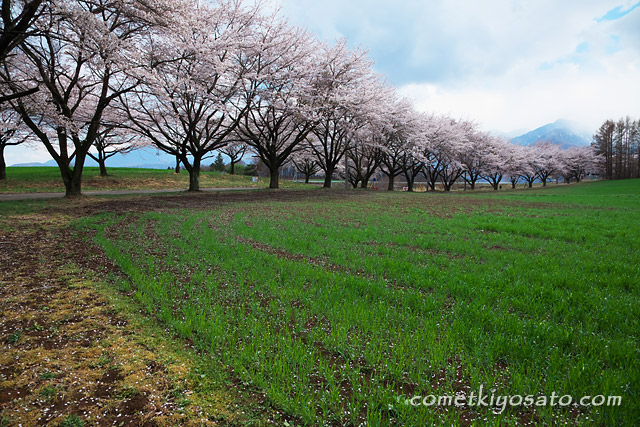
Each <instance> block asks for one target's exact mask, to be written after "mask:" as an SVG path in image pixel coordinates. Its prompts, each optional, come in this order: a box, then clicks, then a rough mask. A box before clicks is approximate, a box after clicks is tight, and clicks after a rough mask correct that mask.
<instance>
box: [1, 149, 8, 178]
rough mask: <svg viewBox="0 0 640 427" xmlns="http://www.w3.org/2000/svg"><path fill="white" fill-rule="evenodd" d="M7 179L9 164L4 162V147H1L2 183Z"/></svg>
mask: <svg viewBox="0 0 640 427" xmlns="http://www.w3.org/2000/svg"><path fill="white" fill-rule="evenodd" d="M5 179H7V164H6V163H5V161H4V145H0V181H4V180H5Z"/></svg>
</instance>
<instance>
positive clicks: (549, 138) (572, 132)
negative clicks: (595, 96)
mask: <svg viewBox="0 0 640 427" xmlns="http://www.w3.org/2000/svg"><path fill="white" fill-rule="evenodd" d="M592 135H593V134H592V133H591V132H590V131H589V130H588V129H585V128H584V127H583V126H581V125H580V124H578V123H575V122H572V121H569V120H562V119H561V120H556V121H555V122H553V123H549V124H547V125H544V126H542V127H539V128H538V129H535V130H532V131H531V132H528V133H525V134H524V135H520V136H517V137H515V138H513V139H512V140H511V142H513V143H516V144H519V145H533V144H535V143H536V142H552V143H554V144H558V145H560V146H561V147H562V148H569V147H580V146H585V145H590V144H591V140H592Z"/></svg>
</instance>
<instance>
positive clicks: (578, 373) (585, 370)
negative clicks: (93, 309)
mask: <svg viewBox="0 0 640 427" xmlns="http://www.w3.org/2000/svg"><path fill="white" fill-rule="evenodd" d="M319 194H324V195H323V196H319ZM209 206H210V205H209ZM638 215H640V181H638V180H633V181H623V182H601V183H592V184H584V185H574V186H564V187H558V188H548V189H543V190H533V191H524V192H509V193H497V194H493V193H483V194H476V195H474V194H469V192H467V194H427V195H424V194H406V193H405V194H401V193H395V194H388V193H370V192H369V193H367V192H351V193H350V194H349V195H348V196H347V195H346V194H345V196H344V197H336V193H335V192H331V193H326V192H324V193H321V192H311V193H308V195H307V196H302V197H292V198H289V199H285V200H279V201H272V202H268V201H264V200H262V201H260V202H241V203H240V202H238V203H234V204H224V205H221V206H217V207H216V206H214V207H212V208H208V209H205V210H193V209H182V210H181V209H175V210H165V211H164V212H157V211H155V212H145V213H136V214H130V215H127V216H125V217H122V216H121V215H116V214H103V215H99V216H97V217H92V218H88V219H85V220H83V221H81V223H79V224H78V226H80V227H82V228H84V229H93V230H95V233H96V238H95V239H96V242H97V243H98V244H99V245H100V246H101V247H102V248H104V250H105V252H106V254H107V255H108V256H109V257H110V258H111V259H113V260H114V261H115V263H116V264H117V265H118V266H119V267H120V268H121V269H122V270H123V271H124V272H125V273H126V275H127V276H128V280H125V281H121V282H120V286H121V288H122V289H123V290H124V291H126V292H130V293H131V295H133V296H134V298H135V299H136V300H137V301H138V302H139V303H140V304H141V305H142V306H143V307H145V309H146V311H147V312H148V313H152V314H153V315H155V316H157V317H158V318H159V319H161V320H162V321H163V322H165V323H166V324H167V325H168V326H170V327H171V328H172V329H173V330H175V331H177V332H178V333H179V334H180V335H182V336H184V337H186V338H189V339H192V340H193V341H194V342H195V343H197V345H198V346H200V348H202V349H205V350H206V351H208V352H210V354H212V355H216V357H218V358H219V360H220V361H221V362H222V366H227V367H228V368H229V369H231V370H232V371H233V373H234V375H235V376H236V377H237V378H239V379H241V380H242V381H243V382H246V383H250V384H252V386H254V387H256V388H257V389H259V390H263V391H264V392H265V393H266V395H267V397H268V399H269V400H270V401H271V402H273V403H274V404H275V405H276V406H277V407H279V408H281V409H283V410H284V411H286V413H288V414H290V415H291V416H292V417H294V418H295V419H298V420H301V421H303V422H305V423H307V424H309V425H321V424H328V425H360V424H361V423H362V422H366V423H367V424H368V425H389V424H397V425H415V426H418V425H429V424H432V423H435V424H441V423H446V424H447V425H452V424H454V425H457V424H461V425H468V424H469V423H472V422H476V423H479V424H483V425H485V424H488V425H504V424H505V423H507V422H509V423H511V422H517V423H520V424H527V423H534V424H543V425H552V424H553V425H557V424H559V423H564V422H566V423H569V424H583V425H592V424H598V425H634V424H636V423H637V421H638V420H639V419H640V411H639V409H640V408H639V405H640V403H639V396H640V361H639V359H638V354H639V352H640V344H639V343H638V340H637V333H638V330H640V324H639V319H640V290H639V289H638V284H639V283H640V264H639V263H638V260H639V259H640V257H639V250H640V241H639V239H638V236H640V223H639V222H638V221H637V218H638ZM481 386H482V387H483V388H484V391H485V393H493V394H494V395H496V396H501V395H506V396H512V395H533V396H535V398H536V401H539V400H538V399H539V398H540V397H541V396H547V397H550V396H552V394H553V393H556V394H557V395H571V396H572V397H573V398H574V399H578V398H579V397H581V396H587V395H589V396H595V395H604V396H609V395H616V396H617V395H620V396H622V406H621V407H604V406H603V407H593V406H592V407H581V406H570V407H559V406H557V405H556V406H555V407H552V406H549V405H547V406H539V407H524V406H517V407H507V408H506V409H505V410H504V411H503V412H502V413H500V414H495V413H494V412H493V411H492V410H491V409H490V408H478V407H471V406H467V407H461V408H456V407H453V406H450V407H439V408H433V407H425V406H419V407H413V406H411V405H405V404H404V403H403V401H402V398H401V399H400V400H398V398H399V397H404V398H406V397H412V396H414V395H422V396H425V395H430V394H435V395H441V394H452V393H456V392H458V393H466V394H467V395H468V394H469V393H470V392H475V393H477V392H478V391H479V389H480V387H481ZM488 390H490V391H488ZM574 402H575V400H574Z"/></svg>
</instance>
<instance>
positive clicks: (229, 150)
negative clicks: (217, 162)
mask: <svg viewBox="0 0 640 427" xmlns="http://www.w3.org/2000/svg"><path fill="white" fill-rule="evenodd" d="M247 148H248V147H247V144H245V143H244V142H241V141H239V142H230V143H228V144H227V145H226V146H224V147H223V148H221V149H220V152H221V153H222V154H225V155H226V156H227V157H229V173H230V174H231V175H235V172H236V169H235V166H236V164H237V163H239V162H240V161H242V158H243V157H244V155H245V153H246V152H247Z"/></svg>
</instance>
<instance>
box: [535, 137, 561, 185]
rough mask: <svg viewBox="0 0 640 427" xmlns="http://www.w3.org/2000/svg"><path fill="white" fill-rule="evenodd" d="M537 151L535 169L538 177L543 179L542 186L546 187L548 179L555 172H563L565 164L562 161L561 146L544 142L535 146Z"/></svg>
mask: <svg viewBox="0 0 640 427" xmlns="http://www.w3.org/2000/svg"><path fill="white" fill-rule="evenodd" d="M533 149H534V150H535V152H536V163H535V169H536V174H537V176H538V178H540V181H542V186H543V187H546V185H547V180H548V179H549V177H550V176H551V175H553V174H555V173H556V172H557V173H562V170H563V168H564V164H563V163H562V154H561V151H562V150H561V148H560V146H558V145H555V144H552V143H548V142H543V143H537V144H535V145H534V146H533Z"/></svg>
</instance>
